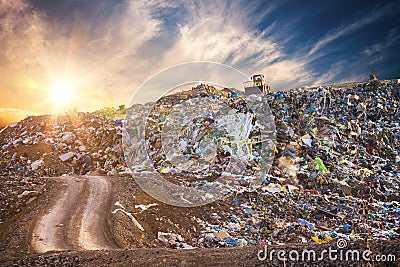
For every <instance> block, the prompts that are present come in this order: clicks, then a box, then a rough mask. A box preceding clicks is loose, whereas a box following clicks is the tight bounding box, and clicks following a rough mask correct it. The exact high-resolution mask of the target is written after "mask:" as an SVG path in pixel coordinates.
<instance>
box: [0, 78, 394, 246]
mask: <svg viewBox="0 0 400 267" xmlns="http://www.w3.org/2000/svg"><path fill="white" fill-rule="evenodd" d="M203 86H204V85H203ZM199 88H200V87H197V88H194V89H193V90H189V91H187V92H186V93H183V94H175V95H174V96H171V97H172V98H174V97H177V98H179V99H180V100H179V101H178V102H177V103H183V102H184V101H187V100H188V99H189V98H190V97H189V96H183V97H182V95H185V94H187V95H190V94H197V93H198V92H199ZM210 92H211V91H210ZM212 96H213V95H212V94H210V93H208V94H207V95H206V96H204V97H212ZM200 97H202V96H201V95H200ZM220 97H223V96H220ZM260 97H261V98H262V99H261V102H263V101H265V102H267V103H268V104H269V107H270V109H271V111H272V114H273V115H274V116H275V125H276V149H275V155H274V156H275V160H274V161H273V163H272V167H271V169H270V171H269V172H268V173H265V174H260V175H262V176H259V177H256V178H257V179H260V181H261V184H260V185H258V187H257V188H254V187H251V186H249V185H250V184H251V181H250V180H251V179H253V178H254V177H253V176H252V171H257V167H258V166H257V162H253V165H252V164H249V165H243V166H242V168H243V169H245V170H246V172H245V173H244V174H243V175H242V176H239V177H238V176H230V177H229V176H226V178H229V179H230V180H231V184H232V186H231V188H232V192H233V195H231V196H229V197H227V198H226V199H223V200H220V201H217V202H215V203H212V204H209V205H206V206H204V207H197V208H194V209H185V208H179V207H170V206H168V205H165V204H163V203H160V202H158V201H155V200H153V199H152V198H150V197H149V196H147V195H146V194H144V193H143V192H142V191H138V189H137V186H136V187H135V184H134V182H133V180H132V178H130V177H127V179H125V180H124V181H122V182H121V183H119V182H118V181H120V180H121V179H122V178H121V177H115V178H113V179H115V182H116V184H117V186H116V188H117V189H116V194H115V199H117V200H120V203H122V205H123V206H118V205H117V206H116V208H118V207H121V208H122V207H124V211H125V212H126V213H125V214H130V216H125V215H124V214H123V213H117V214H116V215H115V218H116V219H115V220H114V221H113V227H114V229H115V234H116V236H117V237H116V238H117V239H119V240H120V241H119V242H120V244H121V245H122V246H123V247H126V248H135V247H160V246H161V247H173V248H193V247H227V246H247V245H257V244H282V243H300V244H303V243H308V242H313V243H314V242H317V243H322V242H330V241H332V240H337V239H338V238H344V239H346V240H360V239H366V240H368V239H369V240H371V239H372V240H378V239H381V240H388V239H397V240H398V238H399V236H400V228H399V218H400V203H399V198H400V195H399V194H400V190H399V186H400V174H399V173H400V156H399V155H400V126H399V109H398V108H399V98H400V95H399V87H398V85H396V84H392V83H390V82H383V83H380V84H377V83H364V84H356V85H354V86H346V85H344V86H343V87H341V86H339V87H328V86H325V87H317V88H299V89H294V90H290V91H280V92H275V93H273V94H269V95H265V96H260ZM237 104H238V105H240V103H237ZM153 109H154V103H148V104H146V105H135V106H133V107H132V108H130V109H129V112H130V113H131V114H133V113H134V114H135V116H136V117H135V118H136V119H137V120H140V121H143V120H146V118H145V117H144V116H143V114H148V113H146V112H148V111H149V110H153ZM153 111H154V112H153V113H152V116H153V117H152V118H153V119H154V120H155V119H158V121H162V120H159V119H160V118H161V117H162V116H160V114H157V109H155V110H153ZM141 112H142V113H141ZM143 112H144V113H143ZM120 115H121V113H119V112H117V111H116V110H114V111H111V112H105V111H104V110H103V111H102V112H94V113H78V114H75V113H73V114H69V115H65V116H60V117H58V118H57V117H54V116H39V117H28V118H27V119H25V120H23V121H21V122H19V123H17V124H15V125H11V126H8V127H7V128H6V129H4V130H3V131H2V132H1V133H0V152H1V154H0V155H1V158H0V175H1V176H2V177H1V179H2V180H3V181H4V183H2V187H5V188H2V190H1V192H3V193H2V196H1V201H2V218H1V220H2V221H8V220H10V218H11V217H12V216H14V215H15V214H18V210H15V209H12V212H11V213H10V212H9V210H8V209H11V207H14V206H15V205H17V204H18V205H26V201H29V199H31V198H29V195H30V194H40V193H41V192H40V190H36V191H38V192H39V193H30V192H29V191H33V190H30V188H36V187H37V186H36V185H35V184H36V183H35V181H38V180H40V179H38V177H41V176H60V175H78V174H95V175H112V176H114V175H115V176H117V175H127V172H129V171H135V172H142V171H143V170H146V168H148V166H149V165H151V164H152V163H154V162H156V163H157V164H156V166H155V167H156V169H158V171H160V172H164V174H165V175H167V176H168V175H171V177H170V179H171V180H174V179H175V180H176V179H177V178H176V177H178V178H179V177H180V178H181V179H183V180H185V179H186V177H185V173H179V175H178V176H174V175H173V174H174V173H176V170H175V168H174V166H173V165H172V164H171V165H165V164H166V163H165V162H162V161H156V160H155V159H156V158H153V162H152V161H151V158H148V157H144V158H141V157H140V156H139V157H134V156H137V155H140V153H139V152H140V151H141V149H142V150H143V148H145V146H144V144H142V143H139V142H137V143H135V142H133V143H132V144H131V145H133V146H134V147H133V148H136V149H137V151H139V152H138V153H136V152H137V151H136V150H135V153H132V154H131V155H130V156H131V158H130V159H129V161H128V162H129V163H130V164H133V165H129V166H127V165H126V163H125V160H124V155H123V151H122V135H123V127H122V123H123V121H121V116H120ZM207 122H208V123H211V122H210V121H209V120H200V123H204V124H205V123H207ZM143 125H145V124H143ZM152 137H153V136H152V135H150V133H149V132H148V135H147V136H144V139H143V140H146V138H147V140H148V141H149V142H154V146H153V147H154V148H155V150H154V151H152V152H157V151H159V150H158V149H159V144H157V142H159V141H158V139H157V138H153V139H152ZM192 152H193V151H192ZM218 153H220V154H218ZM218 153H217V155H219V158H218V161H217V162H214V163H213V164H214V165H215V169H214V170H215V173H216V174H217V175H220V174H221V175H222V174H223V171H224V170H225V166H224V165H223V164H224V161H223V160H224V156H227V154H225V153H226V150H225V152H224V151H219V152H218ZM155 154H156V153H155ZM155 154H154V155H155ZM188 154H191V153H188ZM194 154H195V153H194ZM192 155H193V154H192ZM214 155H215V154H214ZM185 159H186V160H190V157H188V158H185ZM132 166H133V167H135V168H133V170H130V168H132ZM202 171H203V169H202ZM202 171H199V172H197V173H195V175H194V174H193V173H192V174H190V177H191V178H190V179H188V180H185V181H183V183H187V182H189V185H190V184H196V185H198V184H199V183H200V182H204V180H201V181H198V180H197V178H199V177H200V178H201V177H202ZM207 171H210V170H209V169H208V170H207ZM143 173H145V172H143ZM211 173H214V172H211ZM206 174H207V173H206ZM133 175H136V174H135V173H134V174H133ZM206 176H207V175H206ZM122 180H123V179H122ZM10 181H12V182H10ZM18 183H21V184H22V185H24V186H26V187H23V189H21V188H20V187H18V186H16V184H18ZM32 183H33V184H34V185H31V184H32ZM10 184H12V185H13V186H9V185H10ZM7 185H8V186H7ZM14 186H15V187H14ZM134 188H136V189H134ZM3 189H4V190H3ZM25 189H26V190H25ZM18 190H19V191H18ZM21 191H22V192H21ZM133 193H135V195H133ZM15 196H21V197H15ZM31 201H33V200H31ZM15 202H16V203H17V204H15ZM13 203H14V204H13ZM24 203H25V204H24ZM132 203H134V204H136V205H137V207H135V208H134V207H133V204H132ZM151 204H157V205H151ZM140 205H142V206H140ZM125 207H126V209H125ZM132 217H133V218H134V219H135V221H136V222H134V225H132V221H133V220H132V221H131V219H130V218H132ZM135 225H136V226H135ZM140 227H142V228H143V230H144V231H142V229H140ZM127 229H128V230H129V231H127Z"/></svg>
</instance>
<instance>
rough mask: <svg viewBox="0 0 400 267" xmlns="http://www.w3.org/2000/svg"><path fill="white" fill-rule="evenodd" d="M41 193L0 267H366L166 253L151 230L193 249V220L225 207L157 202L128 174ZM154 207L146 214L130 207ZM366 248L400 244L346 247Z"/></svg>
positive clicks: (50, 186) (251, 255) (387, 250)
mask: <svg viewBox="0 0 400 267" xmlns="http://www.w3.org/2000/svg"><path fill="white" fill-rule="evenodd" d="M41 179H43V180H44V181H45V182H44V185H45V186H44V188H43V190H42V194H41V195H40V196H39V197H38V198H37V199H36V200H35V201H33V203H31V204H30V206H27V207H25V209H24V210H23V211H22V214H19V215H18V218H17V219H15V220H14V222H15V223H14V224H12V225H9V226H8V229H7V230H8V235H6V234H4V228H2V233H3V235H2V236H3V237H4V238H3V239H2V240H1V252H0V259H2V260H1V264H0V265H1V266H60V265H63V266H96V265H97V266H292V265H293V263H295V266H368V263H367V262H365V261H364V262H356V261H342V262H338V261H329V260H328V259H325V260H324V261H315V262H310V261H300V262H289V261H287V262H282V261H279V260H278V259H277V258H276V257H273V259H272V260H270V259H267V260H264V261H261V260H259V259H258V257H257V254H258V252H259V250H262V249H263V248H262V247H261V246H253V247H230V248H222V247H221V248H197V249H193V250H182V249H180V250H179V249H171V248H166V245H165V244H164V243H162V242H160V241H159V240H158V239H157V233H158V232H159V231H162V232H174V233H177V234H181V235H182V237H183V238H184V240H185V241H186V242H187V243H188V244H190V245H193V246H196V245H199V243H198V242H197V241H198V238H199V237H200V231H199V230H198V229H201V226H200V225H198V223H197V221H196V220H195V218H204V217H205V216H206V214H208V213H210V212H213V211H215V210H217V209H218V210H227V209H228V210H229V208H230V205H229V204H228V203H227V201H219V202H215V203H212V204H209V205H206V206H202V207H196V208H179V207H172V206H168V205H166V204H163V203H159V202H158V201H156V200H154V199H153V198H151V197H150V196H148V195H147V194H146V193H144V192H143V191H142V190H141V189H140V188H139V187H138V185H137V184H136V183H135V182H134V179H133V178H130V177H102V176H92V177H90V176H85V177H60V178H41ZM117 201H118V202H119V203H120V204H121V205H123V206H124V208H125V210H126V211H127V212H130V213H132V215H133V216H134V217H135V218H136V219H137V221H138V222H139V223H140V224H141V226H142V227H143V228H144V231H141V230H140V229H139V228H138V227H137V226H135V224H133V223H132V221H131V219H130V218H129V217H128V216H127V215H126V214H124V213H123V212H116V213H115V214H113V213H112V211H113V210H115V209H116V208H118V206H116V205H115V202H117ZM148 204H157V206H152V207H150V208H148V209H147V210H141V209H140V208H135V205H148ZM367 245H368V246H370V247H369V249H370V250H371V251H373V253H376V254H383V253H384V254H393V255H398V254H399V248H400V244H399V241H390V242H382V241H379V242H374V243H373V244H366V243H365V242H361V241H360V242H356V243H350V244H349V246H348V248H349V249H350V248H354V249H356V248H357V249H360V250H365V249H367ZM328 247H329V243H328V244H323V245H318V244H307V245H303V246H302V245H298V244H285V245H283V246H277V245H274V246H268V251H271V250H272V249H275V250H279V249H285V250H287V251H289V250H291V249H295V250H297V251H299V253H300V252H301V251H302V250H303V249H308V250H310V249H315V250H316V251H317V255H318V251H319V252H321V251H322V250H323V249H328ZM396 264H397V265H396ZM398 264H399V262H398V261H397V262H386V263H378V262H375V263H373V265H369V266H398Z"/></svg>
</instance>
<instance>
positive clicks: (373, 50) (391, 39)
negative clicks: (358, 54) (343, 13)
mask: <svg viewBox="0 0 400 267" xmlns="http://www.w3.org/2000/svg"><path fill="white" fill-rule="evenodd" d="M398 40H400V34H399V33H398V30H397V28H394V29H391V30H390V31H389V33H388V36H387V38H386V40H385V42H383V43H378V44H374V45H373V46H371V47H368V48H366V49H364V50H363V54H365V55H367V56H372V55H375V54H377V53H384V52H385V50H386V49H388V48H389V47H391V46H393V45H394V44H396V43H397V42H398Z"/></svg>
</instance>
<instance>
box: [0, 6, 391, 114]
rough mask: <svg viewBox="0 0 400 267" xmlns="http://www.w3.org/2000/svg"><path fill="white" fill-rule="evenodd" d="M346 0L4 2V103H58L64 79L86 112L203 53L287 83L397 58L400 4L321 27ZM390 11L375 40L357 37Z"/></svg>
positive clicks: (121, 99)
mask: <svg viewBox="0 0 400 267" xmlns="http://www.w3.org/2000/svg"><path fill="white" fill-rule="evenodd" d="M339 2H340V3H339V4H333V3H331V4H329V5H328V6H321V7H320V8H314V6H313V5H305V4H304V5H303V4H301V5H295V4H293V3H287V2H285V1H283V2H279V1H276V2H272V3H265V2H264V1H254V2H251V4H249V3H248V1H227V0H226V1H225V0H222V1H211V0H205V1H183V0H176V1H160V0H151V1H136V0H135V1H134V0H120V1H111V0H103V1H96V0H85V1H84V0H74V1H40V0H30V1H28V0H13V1H11V0H0V3H1V4H0V73H2V79H0V91H1V94H2V98H1V102H0V107H6V108H16V109H27V110H32V111H35V112H44V113H49V112H55V111H59V110H57V106H56V105H55V103H54V101H53V99H52V98H51V90H52V88H54V87H55V85H57V84H60V83H61V84H62V83H64V84H65V85H68V86H70V87H71V88H73V96H74V97H73V102H72V103H71V104H72V105H73V106H74V107H76V108H78V109H79V110H94V109H97V108H100V107H103V106H117V105H119V104H128V103H129V102H130V100H131V97H132V96H133V94H134V93H135V91H136V90H137V89H138V88H139V86H140V85H141V84H142V83H143V82H145V81H146V79H148V78H149V77H150V76H151V75H153V74H155V73H157V72H159V71H161V70H163V69H165V68H167V67H170V66H172V65H176V64H179V63H183V62H189V61H198V60H204V61H214V62H219V63H224V64H227V65H230V66H232V67H235V68H237V69H239V70H240V71H242V72H243V73H246V74H247V75H249V76H250V75H252V74H255V73H264V74H265V76H266V78H267V81H268V83H270V84H271V86H272V88H274V89H278V90H279V89H289V88H293V87H300V86H303V85H313V84H318V83H324V84H326V83H333V82H338V81H344V80H350V79H355V78H360V77H364V76H365V72H366V71H368V70H369V69H370V67H371V66H370V65H371V64H375V63H376V64H381V62H383V61H384V60H386V62H387V58H388V57H390V56H392V57H393V55H389V53H390V51H392V50H389V49H395V48H396V46H398V39H399V35H398V32H397V25H398V23H396V19H395V18H394V17H393V14H395V13H396V12H397V11H398V10H399V7H398V5H395V4H394V3H392V4H388V5H385V6H384V5H381V4H376V3H375V2H373V1H371V3H370V2H368V3H367V4H366V5H367V6H366V7H365V8H364V7H362V6H358V5H355V6H354V8H355V9H357V10H358V9H360V10H361V11H360V12H358V13H357V14H356V15H354V16H353V15H352V14H351V13H350V12H348V13H347V15H343V17H340V20H339V21H340V23H339V24H329V23H326V22H329V20H328V19H327V20H325V21H324V22H325V23H321V25H316V23H315V21H314V20H313V17H314V16H319V15H320V13H321V12H324V10H326V9H328V10H330V9H332V10H334V9H337V10H343V5H346V3H347V1H339ZM335 5H337V6H335ZM367 10H369V11H368V12H367ZM371 10H372V11H371ZM363 11H365V12H363ZM299 12H301V14H300V13H299ZM342 13H346V12H339V11H338V12H337V13H336V15H337V16H342ZM362 14H365V15H362ZM321 16H322V15H321ZM323 16H326V13H325V14H323ZM388 18H391V20H386V21H385V25H386V24H388V26H384V28H382V27H383V26H382V25H383V24H381V25H380V26H381V27H377V28H378V29H379V30H377V31H375V35H374V38H370V37H369V36H368V35H366V34H365V33H362V34H359V35H357V33H359V31H360V30H361V29H364V28H365V26H367V25H368V26H369V25H374V24H376V23H377V22H379V21H381V20H383V19H388ZM315 20H316V21H317V19H315ZM389 24H390V25H389ZM336 25H341V26H340V27H339V28H338V27H337V26H336ZM390 30H391V31H390ZM389 31H390V32H389ZM364 32H365V31H364ZM380 32H382V35H383V36H384V37H383V38H382V37H381V36H380V35H379V33H380ZM353 35H354V36H356V37H357V38H358V39H357V38H346V40H343V38H342V37H349V36H353ZM340 38H342V39H340ZM339 39H340V40H341V42H342V43H343V45H342V47H344V48H345V49H346V50H343V51H340V54H339V53H338V52H337V49H336V50H335V49H333V48H334V47H333V46H334V44H336V43H337V42H335V41H336V40H339ZM361 44H362V45H361ZM358 46H359V48H358V49H357V47H358ZM382 50H387V51H388V52H387V53H386V54H384V55H383V54H382V53H381V51H382ZM332 51H336V54H335V53H334V52H332ZM369 57H373V58H372V59H370V58H369ZM392 61H393V62H395V61H396V58H394V59H392ZM392 61H391V62H392ZM360 66H362V68H360ZM350 67H351V69H349V68H350ZM387 68H389V67H387ZM363 75H364V76H363Z"/></svg>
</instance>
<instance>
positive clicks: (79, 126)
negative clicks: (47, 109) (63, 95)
mask: <svg viewBox="0 0 400 267" xmlns="http://www.w3.org/2000/svg"><path fill="white" fill-rule="evenodd" d="M110 112H111V113H110ZM116 116H118V112H117V111H114V112H113V111H112V110H111V111H110V110H107V109H104V110H100V111H98V112H94V113H82V112H80V113H72V112H71V113H69V114H66V115H62V116H51V115H43V116H31V117H28V118H26V119H24V120H22V121H21V122H19V123H16V124H12V125H9V126H8V127H7V128H6V129H4V130H3V131H2V133H1V134H0V176H13V177H20V178H21V179H22V178H23V177H41V176H61V175H83V174H91V173H94V172H96V173H98V174H105V175H114V174H117V173H118V172H124V158H123V152H122V148H121V137H122V130H121V128H122V127H121V125H122V120H121V119H115V118H116ZM119 116H120V117H121V116H123V115H121V114H119Z"/></svg>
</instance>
